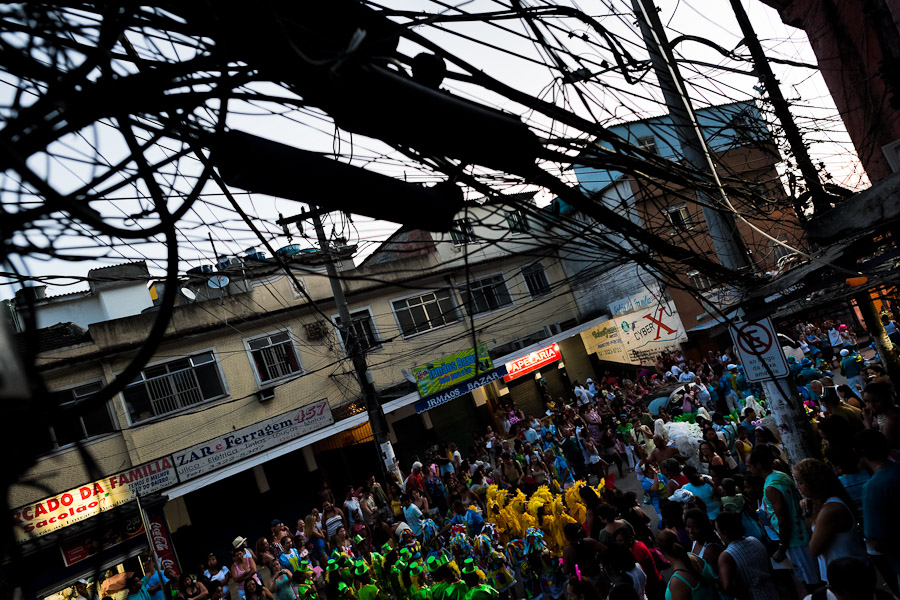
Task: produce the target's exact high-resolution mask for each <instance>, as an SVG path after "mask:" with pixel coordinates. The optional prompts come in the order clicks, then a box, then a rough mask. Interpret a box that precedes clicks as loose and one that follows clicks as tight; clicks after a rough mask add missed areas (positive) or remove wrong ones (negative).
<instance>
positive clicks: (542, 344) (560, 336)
mask: <svg viewBox="0 0 900 600" xmlns="http://www.w3.org/2000/svg"><path fill="white" fill-rule="evenodd" d="M608 320H609V317H605V316H604V317H598V318H596V319H591V320H590V321H586V322H584V323H581V324H580V325H576V326H575V327H572V328H570V329H566V330H565V331H561V332H560V333H557V334H556V335H551V336H550V337H548V338H544V339H543V340H541V341H539V342H535V343H534V344H532V345H530V346H526V347H525V348H522V349H521V350H516V351H515V352H510V353H509V354H507V355H506V356H501V357H500V358H498V359H496V360H495V361H494V364H495V365H503V364H506V363H509V362H512V361H514V360H516V359H518V358H522V357H523V356H528V355H529V354H531V353H532V352H537V351H538V350H540V349H542V348H546V347H547V346H550V345H551V344H555V343H557V342H561V341H562V340H567V339H569V338H570V337H574V336H576V335H580V334H581V332H582V331H587V330H588V329H592V328H594V327H596V326H597V325H600V324H601V323H604V322H605V321H608ZM418 400H419V394H418V392H412V393H409V394H407V395H405V396H401V397H400V398H397V399H395V400H391V401H390V402H385V403H384V404H383V405H382V409H383V410H384V413H385V414H387V413H390V412H393V411H395V410H399V409H401V408H403V407H404V406H409V405H410V404H414V403H416V402H417V401H418Z"/></svg>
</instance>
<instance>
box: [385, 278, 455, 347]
mask: <svg viewBox="0 0 900 600" xmlns="http://www.w3.org/2000/svg"><path fill="white" fill-rule="evenodd" d="M391 304H392V305H393V307H394V313H396V315H397V323H398V324H399V325H400V331H402V332H403V335H404V336H410V335H414V334H416V333H422V332H423V331H429V330H431V329H437V328H438V327H443V326H444V325H449V324H450V323H455V322H456V321H458V320H459V313H458V312H457V310H456V305H455V303H454V302H453V296H452V295H451V293H450V290H447V289H444V290H438V291H436V292H428V293H426V294H422V295H421V296H414V297H412V298H405V299H403V300H394V301H393V302H392V303H391Z"/></svg>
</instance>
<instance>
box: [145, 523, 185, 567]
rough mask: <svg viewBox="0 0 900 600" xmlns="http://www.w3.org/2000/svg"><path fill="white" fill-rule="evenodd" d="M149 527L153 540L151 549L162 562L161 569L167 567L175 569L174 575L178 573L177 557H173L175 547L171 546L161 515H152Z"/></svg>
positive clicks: (170, 537) (170, 539)
mask: <svg viewBox="0 0 900 600" xmlns="http://www.w3.org/2000/svg"><path fill="white" fill-rule="evenodd" d="M148 526H149V527H150V539H151V541H152V542H153V550H154V551H155V552H156V555H157V556H158V557H159V562H160V563H162V570H163V571H165V570H166V569H168V568H169V567H172V568H173V569H174V570H175V575H176V576H178V575H179V574H180V570H179V569H178V559H177V558H176V557H175V548H174V547H173V546H172V536H170V535H169V528H168V527H166V521H165V519H164V518H163V516H162V515H153V516H152V517H150V522H149V523H148Z"/></svg>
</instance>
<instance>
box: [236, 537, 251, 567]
mask: <svg viewBox="0 0 900 600" xmlns="http://www.w3.org/2000/svg"><path fill="white" fill-rule="evenodd" d="M231 547H232V548H234V549H235V550H237V549H238V548H240V549H241V550H243V551H244V556H246V557H248V558H252V559H253V560H254V561H256V552H254V551H253V550H251V549H250V548H249V547H248V546H247V538H245V537H241V536H237V537H236V538H234V539H233V540H231Z"/></svg>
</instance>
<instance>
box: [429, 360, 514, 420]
mask: <svg viewBox="0 0 900 600" xmlns="http://www.w3.org/2000/svg"><path fill="white" fill-rule="evenodd" d="M504 375H506V366H502V367H497V368H496V369H491V370H490V371H488V372H487V373H482V374H481V375H479V376H478V377H473V378H472V379H469V380H468V381H464V382H462V383H460V384H457V385H455V386H453V387H451V388H448V389H446V390H443V391H441V392H438V393H437V394H434V395H431V396H426V397H425V398H422V399H421V400H418V401H417V402H416V404H415V407H416V412H417V413H423V412H425V411H426V410H430V409H432V408H434V407H436V406H440V405H441V404H446V403H447V402H450V401H451V400H456V399H457V398H459V397H460V396H464V395H466V394H468V393H470V392H473V391H475V390H477V389H478V388H480V387H483V386H485V385H487V384H489V383H491V382H494V381H497V380H498V379H500V378H501V377H503V376H504Z"/></svg>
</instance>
